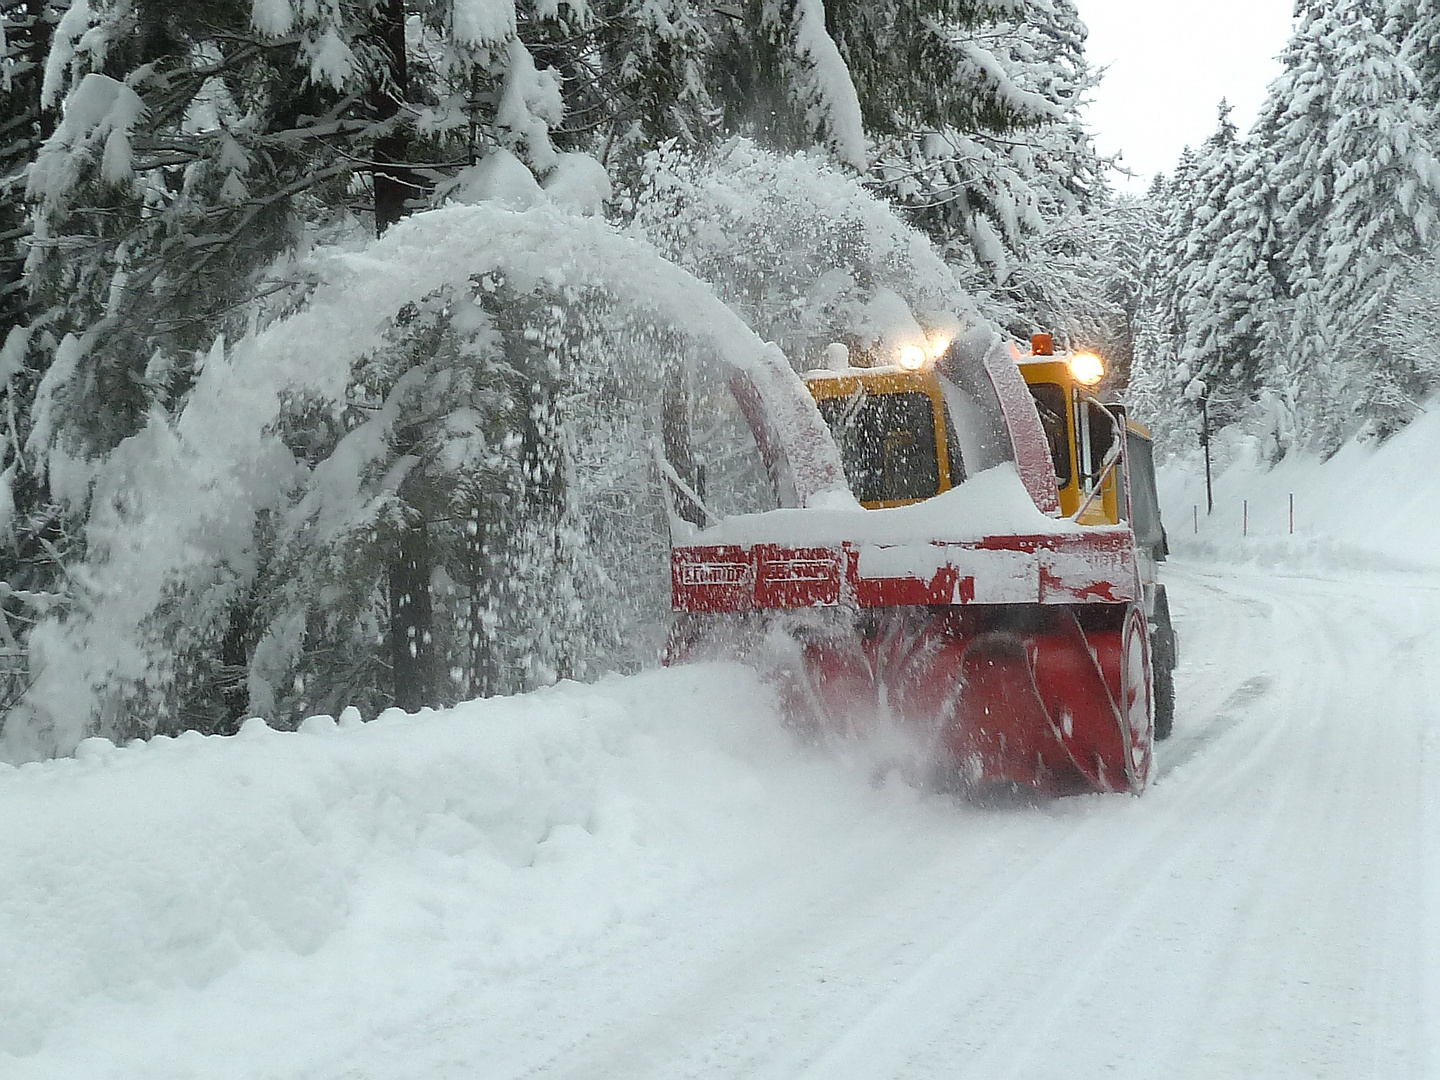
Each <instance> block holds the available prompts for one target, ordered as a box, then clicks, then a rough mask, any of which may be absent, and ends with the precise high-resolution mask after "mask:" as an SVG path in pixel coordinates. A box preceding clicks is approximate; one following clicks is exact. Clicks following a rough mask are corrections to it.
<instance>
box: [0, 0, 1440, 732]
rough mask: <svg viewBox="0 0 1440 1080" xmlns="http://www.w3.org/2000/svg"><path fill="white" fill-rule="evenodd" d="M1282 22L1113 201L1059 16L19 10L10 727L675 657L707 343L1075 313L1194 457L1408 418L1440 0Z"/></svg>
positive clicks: (193, 724) (606, 1)
mask: <svg viewBox="0 0 1440 1080" xmlns="http://www.w3.org/2000/svg"><path fill="white" fill-rule="evenodd" d="M1298 6H1299V7H1300V8H1301V9H1302V10H1301V12H1300V13H1299V17H1298V19H1297V24H1296V30H1295V35H1294V38H1293V40H1292V41H1291V43H1290V45H1289V47H1288V49H1287V51H1286V54H1285V57H1284V62H1285V74H1284V76H1283V77H1282V78H1281V79H1280V80H1279V81H1277V82H1276V83H1275V85H1274V86H1273V87H1272V90H1271V95H1270V99H1269V102H1268V103H1267V106H1266V108H1265V110H1264V113H1263V115H1262V116H1261V119H1260V121H1259V123H1258V124H1257V125H1256V127H1255V129H1254V131H1252V132H1251V133H1250V134H1249V135H1246V136H1243V137H1242V136H1241V135H1240V133H1238V132H1237V131H1236V129H1235V127H1234V125H1233V124H1231V123H1230V121H1229V120H1228V118H1227V117H1226V115H1225V114H1224V112H1223V110H1222V115H1221V122H1220V126H1219V129H1218V130H1217V132H1216V134H1215V135H1214V136H1213V137H1212V138H1211V139H1209V140H1208V141H1206V143H1205V144H1204V145H1203V146H1201V147H1199V148H1198V149H1196V150H1195V151H1194V152H1187V154H1186V156H1185V158H1184V159H1183V160H1182V161H1181V163H1180V164H1179V166H1178V167H1177V169H1176V170H1175V172H1174V174H1173V175H1172V176H1170V177H1167V178H1158V179H1157V181H1156V183H1155V185H1154V186H1153V187H1152V189H1151V191H1150V194H1149V195H1148V196H1147V197H1146V198H1144V199H1133V198H1126V197H1120V196H1117V195H1116V194H1115V193H1114V192H1113V191H1112V190H1110V188H1109V187H1108V185H1107V182H1106V179H1105V177H1106V174H1107V172H1108V169H1109V164H1110V163H1109V162H1107V161H1105V160H1103V159H1102V158H1101V157H1100V156H1099V155H1098V154H1097V152H1096V150H1095V148H1094V146H1093V145H1092V142H1091V138H1090V135H1089V134H1088V132H1087V130H1086V127H1085V118H1084V111H1083V106H1084V102H1085V100H1086V95H1087V93H1088V92H1089V91H1090V90H1091V89H1092V88H1093V87H1094V85H1095V83H1096V79H1097V77H1098V76H1097V73H1096V72H1095V71H1094V70H1093V69H1092V68H1091V66H1090V65H1089V63H1088V62H1087V60H1086V56H1085V36H1086V33H1085V28H1084V25H1083V22H1082V20H1081V15H1080V13H1079V12H1078V11H1077V9H1076V6H1075V3H1074V0H829V2H822V0H734V2H733V3H714V2H709V0H192V2H187V3H183V4H181V3H175V2H173V0H73V2H71V3H65V2H60V3H48V2H42V0H0V29H3V36H0V56H3V68H0V343H3V346H0V376H3V387H0V393H3V399H4V421H3V425H0V446H3V452H0V571H3V572H0V579H3V581H0V612H3V615H0V656H3V657H4V658H5V662H6V663H7V664H8V665H9V667H8V673H7V675H6V678H7V679H8V682H7V683H6V687H7V689H6V698H5V700H4V701H3V702H0V706H3V709H4V712H3V720H0V724H3V727H0V746H3V747H4V750H5V754H7V755H8V756H11V757H27V756H37V755H45V754H50V753H54V752H57V751H59V752H65V751H67V750H68V749H70V748H71V747H73V746H74V745H75V744H76V742H78V740H79V739H81V738H83V737H85V736H86V735H89V734H94V733H101V734H105V735H108V736H110V737H112V738H125V737H133V736H145V735H149V734H151V733H154V732H157V731H158V732H174V731H178V730H183V729H190V728H194V729H199V730H203V731H221V732H223V731H231V730H234V728H235V726H236V725H237V724H238V722H239V721H240V720H241V719H243V718H244V717H246V716H249V715H254V714H260V715H264V716H266V717H267V718H269V719H270V720H271V721H272V722H273V723H277V724H282V725H284V724H293V723H295V722H298V721H299V720H300V719H301V718H303V717H304V716H305V715H307V714H308V713H313V712H322V711H323V712H329V713H332V714H333V713H336V712H338V711H339V710H340V709H341V708H343V707H345V706H347V705H354V706H356V707H358V708H359V709H360V710H361V711H362V713H364V714H366V715H373V714H374V713H375V712H377V711H379V710H381V709H383V708H386V707H389V706H392V705H399V706H401V707H404V708H407V709H414V708H418V707H420V706H422V705H427V704H431V705H438V704H442V703H447V702H451V701H455V700H459V699H462V698H465V697H470V696H475V695H483V694H494V693H504V692H513V691H517V690H523V689H528V688H530V687H533V686H536V685H540V684H543V683H546V682H550V681H553V680H554V679H556V678H560V677H567V676H576V677H579V676H588V675H593V674H596V673H599V672H602V671H605V670H613V669H626V668H632V667H635V666H637V665H642V664H645V663H650V662H653V661H654V658H655V655H656V649H657V646H658V643H659V640H660V634H661V633H662V632H663V623H664V617H665V600H666V593H665V588H666V581H667V579H666V577H665V564H664V544H665V535H664V519H663V514H662V513H661V510H660V505H659V502H658V485H657V482H656V477H655V475H654V473H653V465H652V464H651V457H650V447H651V445H652V443H653V442H654V441H655V440H656V439H658V438H660V437H662V435H663V434H664V433H665V432H664V429H665V427H666V423H667V417H672V418H673V414H674V412H675V409H676V408H677V407H683V405H682V406H677V405H676V399H677V396H680V397H685V396H687V395H688V397H689V398H692V399H694V400H697V401H701V400H704V398H705V396H706V393H707V385H706V382H705V375H704V364H703V360H704V358H705V357H706V356H707V355H709V356H712V357H713V356H715V355H729V354H730V353H735V354H736V355H739V353H742V352H744V351H745V350H751V352H754V351H755V350H760V349H763V348H765V347H767V346H766V344H765V343H767V342H774V343H776V344H778V345H779V346H780V347H781V348H782V349H783V350H784V351H785V354H786V356H787V357H788V358H789V361H790V362H791V363H792V364H794V365H795V366H796V367H806V366H810V365H812V364H813V363H814V361H815V359H816V357H817V356H818V355H819V351H820V350H822V349H823V348H824V346H825V344H826V343H828V342H831V341H835V340H849V341H851V342H854V343H857V344H858V345H860V346H861V347H864V346H866V345H867V344H868V343H873V342H876V341H878V340H880V339H881V338H882V337H883V336H884V334H885V333H887V332H888V325H887V324H889V323H893V322H894V321H895V320H896V319H897V318H898V319H900V320H902V321H904V320H908V321H909V322H910V324H912V325H917V326H920V327H921V328H928V327H929V326H932V325H941V324H947V325H952V324H953V323H954V322H955V320H957V319H958V320H960V321H962V322H963V321H974V322H988V323H990V324H993V325H995V326H997V327H999V328H1001V329H1002V330H1004V331H1006V332H1009V333H1011V334H1014V335H1016V336H1017V337H1025V336H1028V334H1029V333H1030V332H1032V331H1033V330H1037V329H1046V330H1051V331H1053V332H1055V333H1057V334H1058V335H1059V336H1060V337H1061V338H1062V339H1063V340H1068V341H1069V342H1070V343H1072V344H1074V345H1077V346H1078V345H1086V346H1091V347H1095V348H1098V349H1101V350H1103V351H1104V352H1105V353H1106V354H1107V355H1108V356H1109V357H1110V358H1111V360H1112V368H1113V370H1114V372H1115V375H1114V383H1113V386H1114V388H1115V389H1117V390H1119V389H1122V388H1123V387H1124V385H1125V383H1126V382H1127V380H1129V379H1130V377H1131V371H1132V366H1133V369H1134V381H1133V386H1132V394H1133V396H1134V397H1135V398H1136V400H1137V402H1139V403H1141V406H1142V407H1143V408H1146V409H1148V410H1149V411H1150V412H1151V413H1152V414H1153V415H1154V416H1155V417H1156V419H1157V421H1158V422H1159V424H1160V426H1161V431H1160V434H1161V436H1162V439H1168V440H1170V441H1171V442H1173V443H1175V444H1176V445H1178V444H1179V443H1180V442H1182V441H1184V440H1186V439H1193V430H1194V424H1195V419H1196V415H1197V412H1198V410H1197V409H1196V403H1197V402H1198V401H1199V400H1200V399H1201V398H1205V399H1206V400H1207V401H1208V403H1209V405H1210V408H1211V414H1212V417H1214V418H1215V421H1216V422H1217V423H1235V424H1240V425H1249V427H1250V428H1254V429H1255V430H1256V431H1257V432H1258V433H1260V434H1261V435H1262V436H1263V437H1266V438H1269V439H1270V440H1271V441H1270V444H1268V445H1270V446H1271V448H1272V449H1271V453H1272V455H1275V456H1278V455H1280V454H1283V453H1284V452H1286V451H1288V450H1290V449H1292V448H1296V447H1300V446H1306V447H1314V448H1318V449H1321V450H1325V449H1330V448H1333V447H1334V446H1335V445H1338V443H1339V442H1340V441H1342V440H1344V439H1347V438H1350V437H1352V436H1354V435H1356V434H1357V433H1360V434H1362V435H1364V434H1369V435H1374V436H1381V437H1383V436H1384V435H1386V434H1388V433H1389V432H1391V431H1393V430H1394V429H1395V428H1396V427H1397V426H1398V425H1401V424H1403V423H1404V422H1405V420H1406V419H1407V418H1408V417H1410V416H1411V415H1413V413H1414V412H1415V410H1416V409H1417V408H1418V407H1419V401H1420V399H1421V398H1422V397H1423V396H1424V395H1425V394H1426V393H1427V392H1428V391H1429V389H1430V387H1431V383H1432V381H1433V380H1434V378H1435V377H1436V369H1435V365H1434V362H1433V361H1432V360H1430V358H1429V351H1428V347H1427V343H1426V340H1425V339H1426V337H1427V336H1428V322H1433V321H1434V320H1433V319H1432V318H1431V313H1432V312H1434V311H1436V310H1437V308H1440V268H1437V265H1436V263H1435V260H1434V258H1433V257H1432V256H1431V254H1430V252H1431V250H1432V248H1433V245H1434V242H1435V240H1436V237H1434V236H1433V235H1432V231H1433V229H1434V221H1435V207H1436V199H1437V196H1440V164H1437V161H1436V158H1435V157H1434V155H1433V152H1432V143H1433V142H1434V141H1435V140H1436V139H1440V134H1437V133H1436V131H1435V127H1434V119H1433V118H1434V116H1435V108H1436V105H1437V101H1440V64H1437V63H1436V59H1435V58H1436V57H1437V56H1440V6H1437V5H1434V4H1432V2H1431V0H1394V2H1392V3H1391V4H1390V5H1389V7H1388V8H1387V7H1385V6H1384V5H1383V4H1381V3H1380V0H1327V2H1310V3H1301V4H1299V5H1298ZM1432 42H1434V44H1433V45H1432ZM1427 321H1428V322H1427ZM677 388H679V389H677ZM1267 425H1268V426H1267ZM724 430H725V429H724V428H723V423H722V424H721V426H720V427H713V426H712V428H711V429H710V431H709V437H710V438H711V440H712V444H713V445H712V446H711V447H710V450H709V454H710V457H709V458H708V459H707V460H708V461H709V462H710V463H711V465H712V467H713V469H715V470H717V471H719V472H723V470H724V468H725V467H726V466H725V462H726V454H727V452H729V451H727V449H726V446H725V439H724ZM698 437H700V436H699V435H697V438H698Z"/></svg>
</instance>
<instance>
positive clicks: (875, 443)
mask: <svg viewBox="0 0 1440 1080" xmlns="http://www.w3.org/2000/svg"><path fill="white" fill-rule="evenodd" d="M817 405H818V406H819V408H820V415H821V416H823V417H824V418H825V423H826V424H828V425H829V426H830V433H831V434H832V435H833V436H834V437H835V443H836V445H837V446H838V447H839V449H840V459H841V461H842V462H843V464H844V466H845V479H846V480H847V481H849V483H850V490H851V491H852V492H854V494H855V498H856V499H858V500H859V501H860V502H862V503H872V502H900V501H904V500H911V499H928V498H931V497H932V496H934V495H937V494H939V492H940V463H939V456H938V455H937V454H936V447H935V412H934V405H933V404H932V402H931V400H930V397H929V395H927V394H923V393H919V392H915V391H906V392H902V393H891V394H872V393H867V392H866V391H865V390H864V389H861V390H858V391H857V392H856V393H854V394H851V395H849V396H846V397H833V398H826V399H823V400H821V401H819V402H817Z"/></svg>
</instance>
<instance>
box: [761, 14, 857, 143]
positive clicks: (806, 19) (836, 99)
mask: <svg viewBox="0 0 1440 1080" xmlns="http://www.w3.org/2000/svg"><path fill="white" fill-rule="evenodd" d="M764 18H765V22H766V24H767V25H768V26H769V27H770V28H772V29H775V30H778V31H779V32H780V33H781V34H782V36H783V37H784V38H785V39H786V40H787V41H788V42H789V44H790V48H791V51H792V67H793V68H794V70H793V71H792V72H790V81H791V82H793V83H794V87H795V89H794V90H793V91H792V92H793V93H794V95H795V97H796V99H797V102H798V103H799V104H800V105H801V106H802V107H803V108H804V110H805V120H806V123H807V125H808V126H809V128H810V130H811V131H812V132H814V133H816V134H819V135H822V136H823V137H824V138H825V140H826V141H827V142H828V144H829V146H830V149H831V152H832V153H834V155H835V157H836V159H837V160H839V161H841V162H843V163H844V164H846V165H849V166H850V167H851V168H853V169H856V170H858V171H860V172H864V171H865V169H866V167H867V166H868V164H869V160H868V145H867V143H866V140H865V125H864V121H863V120H862V118H861V115H860V97H859V95H858V94H857V93H856V91H855V83H854V81H853V80H852V79H851V78H850V69H849V68H848V67H846V66H845V58H844V57H842V56H841V55H840V50H839V49H838V48H836V46H835V42H834V40H833V39H832V38H831V37H830V35H829V33H828V32H827V31H826V29H825V3H824V0H766V4H765V16H764Z"/></svg>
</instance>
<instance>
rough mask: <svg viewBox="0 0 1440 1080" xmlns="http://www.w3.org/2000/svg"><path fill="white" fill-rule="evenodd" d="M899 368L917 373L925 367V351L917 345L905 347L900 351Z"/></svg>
mask: <svg viewBox="0 0 1440 1080" xmlns="http://www.w3.org/2000/svg"><path fill="white" fill-rule="evenodd" d="M900 366H901V367H902V368H904V369H905V370H906V371H919V370H920V369H921V368H923V367H924V366H925V350H924V349H922V348H921V347H920V346H919V345H906V346H905V347H904V348H903V349H901V350H900Z"/></svg>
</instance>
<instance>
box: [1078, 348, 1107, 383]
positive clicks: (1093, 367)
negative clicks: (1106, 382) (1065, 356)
mask: <svg viewBox="0 0 1440 1080" xmlns="http://www.w3.org/2000/svg"><path fill="white" fill-rule="evenodd" d="M1070 374H1071V375H1074V376H1075V381H1076V382H1078V383H1082V384H1083V385H1085V386H1094V385H1095V384H1096V383H1098V382H1099V381H1100V380H1101V379H1103V378H1104V377H1105V361H1103V360H1101V359H1100V357H1098V356H1096V355H1095V354H1094V353H1088V352H1082V353H1076V354H1075V355H1074V356H1072V357H1070Z"/></svg>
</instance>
